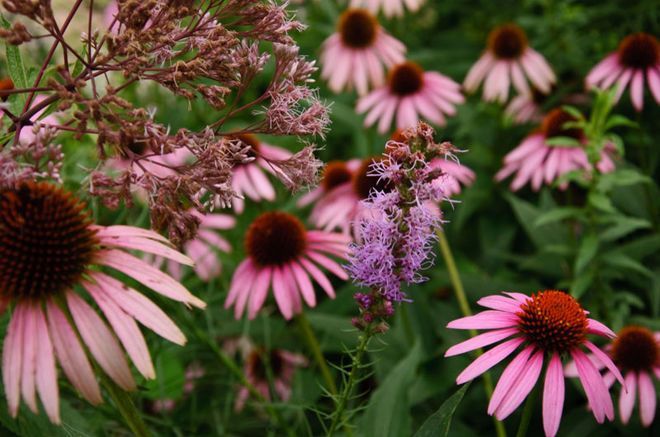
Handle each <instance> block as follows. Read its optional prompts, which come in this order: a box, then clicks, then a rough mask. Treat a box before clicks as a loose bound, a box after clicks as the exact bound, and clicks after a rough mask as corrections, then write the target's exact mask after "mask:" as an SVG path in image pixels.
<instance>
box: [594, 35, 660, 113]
mask: <svg viewBox="0 0 660 437" xmlns="http://www.w3.org/2000/svg"><path fill="white" fill-rule="evenodd" d="M645 79H646V82H647V84H648V86H649V88H650V89H651V94H652V95H653V98H654V99H655V102H656V103H660V43H658V39H657V38H656V37H655V36H653V35H650V34H648V33H642V32H640V33H634V34H632V35H628V36H627V37H625V38H624V39H623V41H621V44H619V48H618V49H617V51H616V52H614V53H611V54H609V55H608V56H607V57H606V58H605V59H603V60H602V61H600V62H599V63H598V64H597V65H596V66H595V67H594V68H593V69H592V70H591V71H590V72H589V75H588V76H587V78H586V84H587V87H588V88H590V87H594V86H596V87H599V88H603V89H608V88H610V87H612V86H615V85H616V86H618V89H617V94H616V99H617V100H618V99H619V98H621V95H622V94H623V92H624V91H625V89H626V88H627V87H628V85H629V84H630V100H631V101H632V103H633V106H634V107H635V109H636V110H637V111H641V110H642V108H643V107H644V80H645Z"/></svg>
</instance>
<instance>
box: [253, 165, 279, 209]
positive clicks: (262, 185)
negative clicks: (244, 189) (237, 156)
mask: <svg viewBox="0 0 660 437" xmlns="http://www.w3.org/2000/svg"><path fill="white" fill-rule="evenodd" d="M247 173H248V175H249V177H250V179H251V180H252V184H253V186H254V188H255V189H256V190H257V192H258V193H259V195H260V196H261V197H262V198H263V199H266V200H270V201H273V200H275V189H274V188H273V185H272V184H271V183H270V181H269V180H268V178H267V177H266V175H265V174H264V173H263V172H262V171H261V170H260V169H259V167H257V166H256V165H249V166H247Z"/></svg>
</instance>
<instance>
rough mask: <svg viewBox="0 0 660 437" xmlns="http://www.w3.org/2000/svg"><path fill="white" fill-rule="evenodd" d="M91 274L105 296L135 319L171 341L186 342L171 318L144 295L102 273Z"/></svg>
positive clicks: (182, 343)
mask: <svg viewBox="0 0 660 437" xmlns="http://www.w3.org/2000/svg"><path fill="white" fill-rule="evenodd" d="M91 276H92V278H93V279H94V280H95V281H96V282H97V283H98V284H99V286H100V287H101V291H102V292H103V293H104V294H105V296H106V297H107V298H108V299H112V300H113V301H114V303H115V304H117V305H118V306H119V307H120V308H121V309H122V310H124V311H125V312H126V313H127V314H130V315H131V316H133V317H134V318H135V320H137V321H138V322H140V323H141V324H143V325H144V326H146V327H147V328H149V329H151V330H152V331H154V332H155V333H156V334H158V335H160V336H161V337H163V338H165V339H167V340H169V341H171V342H172V343H176V344H178V345H184V344H185V343H186V336H185V335H183V332H181V330H180V329H179V328H178V327H177V326H176V325H175V324H174V322H173V321H172V319H170V318H169V317H168V316H167V314H165V312H163V310H161V309H160V308H159V307H158V305H156V304H155V303H153V302H152V301H151V300H149V298H147V297H146V296H145V295H143V294H142V293H139V292H137V291H135V290H133V289H132V288H129V287H128V286H126V285H124V284H122V283H121V282H120V281H118V280H117V279H115V278H113V277H111V276H108V275H106V274H104V273H101V272H94V273H93V274H92V275H91Z"/></svg>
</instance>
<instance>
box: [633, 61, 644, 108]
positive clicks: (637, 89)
mask: <svg viewBox="0 0 660 437" xmlns="http://www.w3.org/2000/svg"><path fill="white" fill-rule="evenodd" d="M630 99H631V100H632V103H633V106H634V107H635V109H636V110H637V111H641V110H642V108H643V107H644V71H643V70H637V71H636V72H635V74H634V75H633V78H632V82H631V83H630Z"/></svg>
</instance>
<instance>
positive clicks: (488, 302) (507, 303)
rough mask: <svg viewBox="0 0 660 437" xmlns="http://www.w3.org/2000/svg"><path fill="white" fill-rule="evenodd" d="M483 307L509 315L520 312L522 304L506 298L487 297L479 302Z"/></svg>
mask: <svg viewBox="0 0 660 437" xmlns="http://www.w3.org/2000/svg"><path fill="white" fill-rule="evenodd" d="M477 304H479V305H481V306H482V307H486V308H490V309H493V310H499V311H505V312H508V313H517V312H520V302H518V301H517V300H515V299H511V298H508V297H504V296H486V297H482V298H481V299H479V300H478V301H477Z"/></svg>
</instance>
